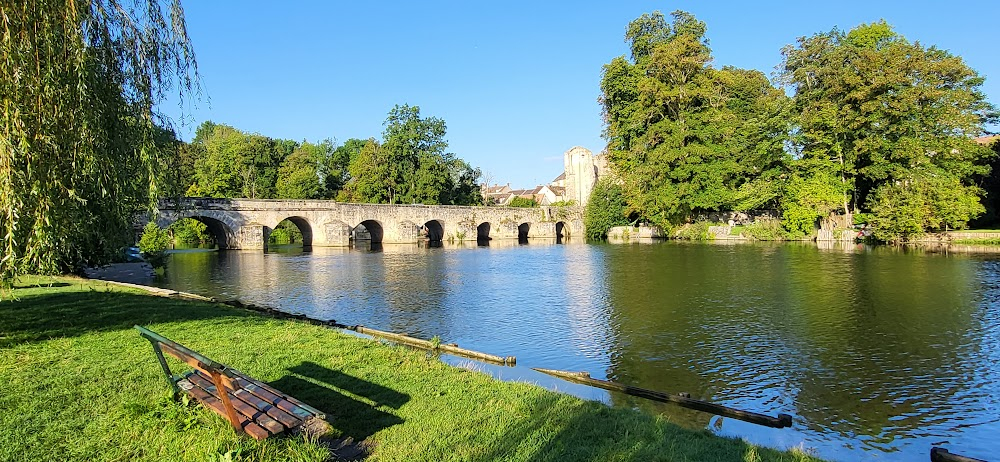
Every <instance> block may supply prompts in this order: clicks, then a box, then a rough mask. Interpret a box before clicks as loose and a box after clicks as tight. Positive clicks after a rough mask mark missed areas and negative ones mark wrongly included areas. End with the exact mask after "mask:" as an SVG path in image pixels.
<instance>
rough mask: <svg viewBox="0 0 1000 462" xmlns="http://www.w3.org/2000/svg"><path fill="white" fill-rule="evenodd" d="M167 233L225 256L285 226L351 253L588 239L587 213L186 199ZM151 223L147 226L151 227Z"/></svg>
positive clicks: (170, 203)
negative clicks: (203, 236)
mask: <svg viewBox="0 0 1000 462" xmlns="http://www.w3.org/2000/svg"><path fill="white" fill-rule="evenodd" d="M158 212H159V213H158V214H157V216H156V223H157V224H158V225H159V226H160V227H161V228H166V227H167V226H170V224H171V223H173V222H175V221H177V220H180V219H182V218H193V219H195V220H198V221H200V222H202V223H205V224H206V225H207V226H208V230H209V232H210V233H212V235H213V237H215V240H216V243H217V244H218V246H219V248H220V249H266V248H267V240H268V236H270V234H271V231H272V230H274V229H275V227H277V226H278V223H280V222H281V221H283V220H288V221H290V222H292V223H294V224H295V225H296V226H297V227H298V228H299V231H301V232H302V239H303V245H304V246H330V247H337V246H348V245H351V243H352V241H359V240H365V241H368V240H370V241H371V243H373V244H376V243H384V244H403V243H415V242H417V241H419V240H423V239H426V240H430V241H445V240H446V241H453V240H454V241H480V242H482V241H484V240H490V239H521V240H525V239H531V238H536V237H537V238H553V239H559V238H569V237H570V236H577V237H579V238H583V236H585V235H586V234H585V233H584V225H583V208H582V207H536V208H519V207H465V206H457V205H387V204H350V203H343V202H334V201H322V200H284V199H281V200H275V199H214V198H197V197H190V198H183V199H180V200H163V201H161V202H160V204H159V211H158ZM147 220H148V217H147V218H146V219H145V220H142V221H147Z"/></svg>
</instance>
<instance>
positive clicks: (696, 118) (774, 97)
mask: <svg viewBox="0 0 1000 462" xmlns="http://www.w3.org/2000/svg"><path fill="white" fill-rule="evenodd" d="M705 34H706V26H705V24H704V23H703V22H701V21H699V20H697V19H696V18H694V17H693V16H691V15H690V14H688V13H685V12H683V11H675V12H673V13H672V14H671V15H670V18H669V20H668V18H666V17H664V16H663V15H662V14H660V13H659V12H654V13H652V14H644V15H642V16H641V17H639V18H637V19H636V20H634V21H632V22H631V23H630V24H629V25H628V28H627V30H626V34H625V39H626V41H627V42H628V43H629V50H630V52H631V55H630V57H628V58H626V57H625V56H620V57H618V58H615V59H613V60H612V61H611V62H610V63H608V64H606V65H605V66H604V69H603V75H602V79H601V90H602V96H601V99H600V100H601V103H602V106H603V114H604V118H605V123H606V128H605V132H604V136H605V138H606V139H607V141H608V159H609V161H610V164H611V167H612V170H613V172H614V174H615V175H616V176H617V177H618V178H619V180H620V181H621V185H622V188H623V190H624V192H625V197H626V202H627V204H628V209H629V211H630V212H632V213H636V214H639V215H640V216H641V217H642V218H645V219H649V220H651V221H653V222H656V223H658V224H661V225H665V226H669V225H670V224H676V223H680V222H682V221H686V220H690V219H691V218H693V217H694V216H695V215H697V214H698V213H699V212H703V211H716V210H736V211H747V210H752V209H762V208H771V207H777V208H780V209H781V211H782V216H783V222H784V225H785V227H786V228H787V229H788V230H789V231H790V232H791V233H792V234H793V235H807V234H810V233H811V232H812V231H813V229H814V225H815V223H816V222H817V220H818V219H819V218H822V217H825V216H827V215H829V214H830V213H841V214H847V215H848V216H850V215H851V214H853V213H859V212H861V213H865V214H866V216H868V217H871V218H872V220H871V223H873V226H876V227H880V228H881V229H882V231H881V232H877V233H876V235H877V236H881V237H883V238H886V239H890V240H898V239H906V238H908V237H912V236H914V235H916V234H919V233H922V232H925V231H929V230H940V229H948V228H953V227H963V226H965V224H966V223H967V222H968V220H970V219H972V218H974V217H975V216H976V215H978V214H980V213H982V210H983V208H982V207H981V206H979V205H977V202H978V199H979V197H980V196H981V195H982V190H981V189H980V185H985V184H987V183H986V181H987V179H988V178H989V177H987V175H988V174H989V171H990V166H989V163H990V162H991V160H992V158H993V157H992V156H993V154H992V153H991V152H990V151H989V149H988V148H986V147H984V146H980V145H978V144H977V143H975V142H974V141H973V139H974V138H975V137H976V136H978V135H980V134H981V133H982V132H983V127H984V126H985V124H987V123H989V122H991V121H995V120H996V113H995V110H994V108H993V106H992V105H990V104H989V103H987V102H986V100H985V97H984V95H983V93H982V91H981V86H982V84H983V78H982V77H981V76H979V75H978V74H977V73H976V72H975V71H974V70H972V69H971V68H969V67H968V66H967V65H966V64H965V63H964V62H963V61H962V59H961V58H960V57H957V56H954V55H952V54H950V53H948V52H947V51H944V50H940V49H937V48H936V47H933V46H931V47H925V46H923V45H921V44H920V43H917V42H910V41H909V40H907V39H906V38H904V37H902V36H901V35H899V34H898V33H896V32H895V31H894V30H893V29H892V27H891V26H889V25H888V24H886V23H885V22H884V21H882V22H878V23H873V24H863V25H860V26H858V27H856V28H854V29H852V30H850V31H847V32H843V31H840V30H838V29H833V30H832V31H830V32H828V33H821V34H816V35H813V36H811V37H803V38H800V39H799V41H798V42H797V44H796V45H794V46H792V45H790V46H787V47H785V48H784V49H783V50H782V55H783V57H784V58H783V62H782V64H781V66H780V75H779V78H780V82H781V83H782V84H783V85H785V87H786V88H787V89H789V90H791V91H792V92H793V93H794V96H793V97H792V98H788V97H786V96H785V92H783V91H781V90H779V89H777V88H775V87H774V86H772V85H771V83H770V82H769V81H768V79H767V78H765V76H764V75H763V74H761V73H760V72H757V71H753V70H744V69H737V68H733V67H722V68H721V69H717V68H714V67H713V66H712V65H711V64H710V63H711V59H712V56H711V50H710V48H709V46H708V40H707V38H706V36H705ZM901 210H907V211H908V212H907V213H911V214H910V215H908V216H907V217H906V220H905V221H912V222H913V223H916V224H914V225H906V226H899V227H895V228H894V227H892V226H891V225H890V224H891V223H892V222H893V221H894V220H895V219H899V220H903V218H901V217H900V215H899V214H900V213H901V212H900V211H901ZM918 212H919V213H918Z"/></svg>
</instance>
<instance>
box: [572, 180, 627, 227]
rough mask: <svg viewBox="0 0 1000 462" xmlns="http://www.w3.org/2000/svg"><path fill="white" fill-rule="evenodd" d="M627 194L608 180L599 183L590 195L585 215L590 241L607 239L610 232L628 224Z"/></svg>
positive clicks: (584, 222)
mask: <svg viewBox="0 0 1000 462" xmlns="http://www.w3.org/2000/svg"><path fill="white" fill-rule="evenodd" d="M626 213H627V209H626V207H625V193H624V192H622V188H621V187H620V186H618V185H617V184H614V183H612V182H610V181H607V180H601V181H598V182H597V184H596V185H594V190H593V191H591V193H590V201H589V202H587V209H586V210H585V211H584V215H583V225H584V226H585V227H586V228H587V238H588V239H605V238H607V237H608V230H610V229H611V228H612V227H615V226H625V225H627V224H628V218H626Z"/></svg>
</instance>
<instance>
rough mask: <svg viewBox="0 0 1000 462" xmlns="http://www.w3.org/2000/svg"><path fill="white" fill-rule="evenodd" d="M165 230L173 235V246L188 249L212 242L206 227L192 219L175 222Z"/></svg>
mask: <svg viewBox="0 0 1000 462" xmlns="http://www.w3.org/2000/svg"><path fill="white" fill-rule="evenodd" d="M167 229H168V230H169V231H170V232H171V233H172V234H173V235H174V245H175V246H189V247H190V246H196V245H200V244H208V243H209V242H211V241H212V236H211V235H210V234H209V233H208V226H207V225H206V224H204V223H202V222H200V221H198V220H195V219H193V218H182V219H180V220H177V221H175V222H174V223H173V224H171V225H170V227H169V228H167Z"/></svg>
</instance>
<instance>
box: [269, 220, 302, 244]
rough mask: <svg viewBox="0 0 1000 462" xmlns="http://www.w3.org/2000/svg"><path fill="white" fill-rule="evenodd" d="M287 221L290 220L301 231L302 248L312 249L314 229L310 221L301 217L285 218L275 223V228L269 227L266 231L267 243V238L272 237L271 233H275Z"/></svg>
mask: <svg viewBox="0 0 1000 462" xmlns="http://www.w3.org/2000/svg"><path fill="white" fill-rule="evenodd" d="M285 220H288V221H289V222H291V223H292V224H293V225H295V227H296V228H298V229H299V232H300V233H302V247H303V248H308V247H312V244H313V229H312V225H311V224H309V220H307V219H305V218H304V217H300V216H290V217H285V218H283V219H281V220H278V221H277V222H275V223H274V225H273V226H270V227H268V228H267V229H266V230H264V233H265V236H264V240H265V242H266V241H267V238H268V237H269V236H270V234H271V232H272V231H274V229H275V228H277V227H278V225H280V224H281V222H283V221H285Z"/></svg>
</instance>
